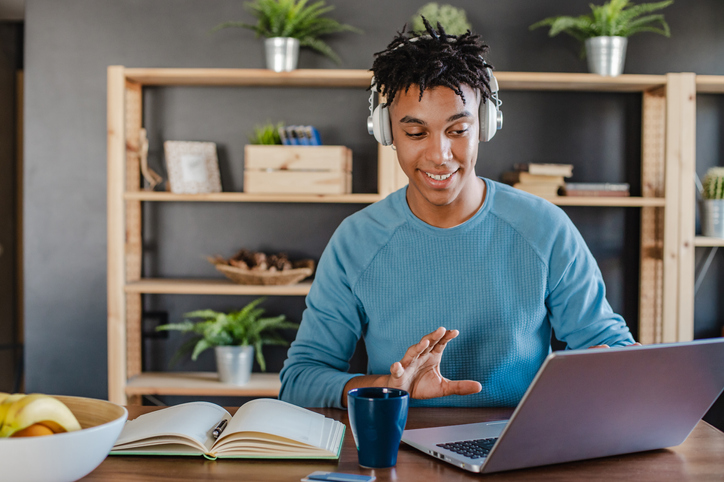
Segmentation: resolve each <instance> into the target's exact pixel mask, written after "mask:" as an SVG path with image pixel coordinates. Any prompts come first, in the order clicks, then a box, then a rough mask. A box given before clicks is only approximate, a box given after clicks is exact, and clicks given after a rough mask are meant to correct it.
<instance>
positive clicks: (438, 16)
mask: <svg viewBox="0 0 724 482" xmlns="http://www.w3.org/2000/svg"><path fill="white" fill-rule="evenodd" d="M422 17H425V18H426V19H427V21H428V22H430V24H431V25H432V26H433V27H436V26H437V24H438V23H439V24H440V25H442V27H443V28H444V29H445V33H447V34H449V35H462V34H464V33H465V32H467V31H468V30H472V26H471V25H470V22H468V17H467V15H466V14H465V10H463V9H462V8H455V7H453V6H452V5H438V4H437V3H435V2H430V3H427V4H425V5H423V6H422V7H420V10H418V11H417V12H416V13H415V15H413V16H412V18H411V19H410V30H411V31H412V32H413V33H416V34H421V33H424V32H425V24H424V23H423V21H422Z"/></svg>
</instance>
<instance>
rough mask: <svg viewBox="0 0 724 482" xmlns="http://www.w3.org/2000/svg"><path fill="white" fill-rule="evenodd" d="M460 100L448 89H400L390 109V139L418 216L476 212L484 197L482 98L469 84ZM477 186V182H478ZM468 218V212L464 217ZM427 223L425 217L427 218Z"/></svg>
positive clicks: (412, 207)
mask: <svg viewBox="0 0 724 482" xmlns="http://www.w3.org/2000/svg"><path fill="white" fill-rule="evenodd" d="M461 89H462V91H463V94H464V95H465V103H463V100H462V98H461V97H460V96H459V95H457V94H456V93H455V92H453V91H452V89H450V88H448V87H435V88H432V89H425V91H424V94H423V96H422V100H420V90H419V87H418V86H416V85H413V86H411V87H410V89H409V91H408V92H404V90H403V91H400V92H398V93H397V95H396V96H395V100H394V101H393V103H392V105H391V106H390V121H391V123H392V138H393V143H394V145H395V148H396V149H397V158H398V160H399V162H400V166H401V167H402V170H403V171H404V172H405V174H406V175H407V177H408V178H409V180H410V184H409V187H408V190H407V201H408V203H409V205H410V208H411V209H412V211H413V212H414V213H415V214H416V215H418V217H420V214H423V215H424V214H426V213H431V214H432V215H435V213H439V212H441V210H443V211H445V212H447V213H448V214H451V213H455V209H456V208H458V207H459V208H460V209H462V210H465V209H467V208H468V207H469V206H471V203H472V204H474V209H477V207H478V206H479V204H480V202H481V199H477V200H475V199H472V196H478V197H479V196H480V192H481V191H480V188H479V187H478V188H477V189H476V185H477V186H479V180H478V178H477V177H476V174H475V163H476V160H477V156H478V136H479V130H480V128H479V124H478V122H479V121H478V103H479V96H477V95H476V92H475V91H474V90H473V89H472V88H470V87H469V86H467V85H462V86H461ZM476 183H477V184H476ZM462 214H465V213H462ZM423 220H424V217H423Z"/></svg>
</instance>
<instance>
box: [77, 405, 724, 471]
mask: <svg viewBox="0 0 724 482" xmlns="http://www.w3.org/2000/svg"><path fill="white" fill-rule="evenodd" d="M151 410H156V408H155V407H141V406H131V407H128V412H129V418H130V419H133V418H135V417H137V416H139V415H141V414H143V413H146V412H148V411H151ZM314 410H315V411H317V412H319V413H322V414H324V415H326V416H328V417H332V418H334V419H336V420H340V421H342V422H344V423H345V424H346V425H347V431H346V433H345V437H344V446H343V448H342V454H341V456H340V459H339V461H319V460H308V461H283V460H278V461H261V460H259V461H256V460H232V459H227V460H216V461H210V460H206V459H204V458H203V457H200V456H199V457H151V456H148V457H140V456H114V455H111V456H109V457H108V458H106V460H105V461H104V462H103V463H102V464H101V465H100V466H99V467H98V468H97V469H96V470H94V471H93V472H91V473H90V474H89V475H88V476H87V477H86V478H84V479H83V480H88V481H93V480H97V481H104V482H105V481H109V480H113V481H144V482H145V481H185V480H188V481H191V480H193V481H198V480H233V481H242V480H243V481H257V480H259V481H298V480H300V479H301V478H302V477H304V476H305V475H307V474H310V473H312V472H314V471H315V470H324V471H329V472H347V473H362V474H374V475H376V476H377V480H378V481H380V482H384V481H393V480H394V481H414V482H428V481H436V480H440V481H463V480H476V481H480V480H481V476H480V475H479V474H473V473H470V472H466V471H464V470H462V469H459V468H456V467H453V466H452V465H450V464H447V463H445V462H442V461H438V460H436V459H433V458H432V457H430V456H427V455H424V454H423V453H421V452H419V451H417V450H415V449H413V448H411V447H409V446H407V445H405V444H402V445H401V447H400V452H399V455H398V458H397V466H396V467H394V468H391V469H381V470H375V471H372V470H368V469H362V468H361V467H359V466H358V465H357V451H356V449H355V445H354V439H353V438H352V432H351V431H350V429H349V420H348V418H347V412H346V411H343V410H337V409H314ZM229 411H230V412H232V413H233V412H234V411H235V409H230V410H229ZM511 413H512V409H482V408H479V409H468V408H466V409H457V408H455V409H452V408H413V409H411V410H410V414H409V416H408V420H407V428H422V427H430V426H435V425H450V424H461V423H472V422H483V421H489V420H499V419H504V418H508V417H509V416H510V414H511ZM513 479H514V480H536V481H538V480H571V481H579V480H583V479H585V480H606V481H611V480H636V481H652V482H653V481H655V482H659V481H662V480H676V481H681V480H724V433H722V432H720V431H719V430H717V429H715V428H714V427H712V426H711V425H709V424H707V423H706V422H703V421H701V422H699V425H697V426H696V428H695V429H694V431H693V432H692V433H691V435H690V436H689V438H688V439H687V440H686V441H685V442H684V443H683V444H682V445H680V446H678V447H673V448H670V449H662V450H655V451H650V452H642V453H638V454H629V455H624V456H617V457H608V458H604V459H594V460H588V461H583V462H572V463H567V464H559V465H553V466H548V467H538V468H532V469H523V470H516V471H511V472H502V473H498V474H491V475H486V476H484V480H486V481H488V480H490V481H494V480H513Z"/></svg>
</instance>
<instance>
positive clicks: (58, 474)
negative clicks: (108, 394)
mask: <svg viewBox="0 0 724 482" xmlns="http://www.w3.org/2000/svg"><path fill="white" fill-rule="evenodd" d="M55 398H57V399H58V400H60V401H61V402H63V403H65V404H66V406H67V407H68V408H69V409H70V410H71V412H73V414H74V415H75V416H76V418H77V419H78V422H79V423H80V426H81V427H82V429H81V430H78V431H76V432H67V433H58V434H54V435H48V436H44V437H23V438H1V439H0V474H2V475H0V479H2V480H7V481H12V482H31V481H42V482H69V481H73V480H78V479H80V478H82V477H85V476H86V475H88V474H89V473H90V472H92V471H93V469H95V468H96V467H98V466H99V465H100V464H101V462H103V460H104V459H105V458H106V456H107V455H108V452H110V450H111V447H113V444H115V443H116V439H117V438H118V436H119V435H120V433H121V430H122V429H123V425H124V424H125V423H126V418H128V411H127V410H126V409H125V408H124V407H121V406H120V405H116V404H115V403H111V402H107V401H105V400H96V399H93V398H83V397H65V396H55Z"/></svg>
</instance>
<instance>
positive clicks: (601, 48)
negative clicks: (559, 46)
mask: <svg viewBox="0 0 724 482" xmlns="http://www.w3.org/2000/svg"><path fill="white" fill-rule="evenodd" d="M672 3H673V0H666V1H663V2H655V3H642V4H639V5H635V4H633V3H632V2H630V1H629V0H610V1H609V2H606V3H604V4H603V5H593V4H591V5H590V7H591V11H592V13H590V14H588V15H581V16H578V17H569V16H558V17H549V18H546V19H543V20H541V21H540V22H537V23H534V24H533V25H531V26H530V29H531V30H533V29H536V28H538V27H550V30H549V32H548V36H549V37H554V36H556V35H558V34H559V33H561V32H565V33H567V34H568V35H570V36H572V37H573V38H575V39H576V40H578V41H580V42H582V43H583V44H584V46H585V50H583V51H582V54H584V55H586V56H587V57H588V70H589V71H590V72H591V73H594V74H599V75H606V76H612V77H615V76H618V75H621V73H622V72H623V65H624V62H625V59H626V46H627V43H628V37H630V36H632V35H634V34H636V33H640V32H653V33H658V34H661V35H663V36H665V37H669V36H670V35H671V31H670V30H669V25H668V24H667V23H666V21H665V20H664V16H663V14H653V15H647V14H650V13H651V12H654V11H656V10H661V9H663V8H666V7H668V6H669V5H671V4H672ZM642 15H643V16H642Z"/></svg>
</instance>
